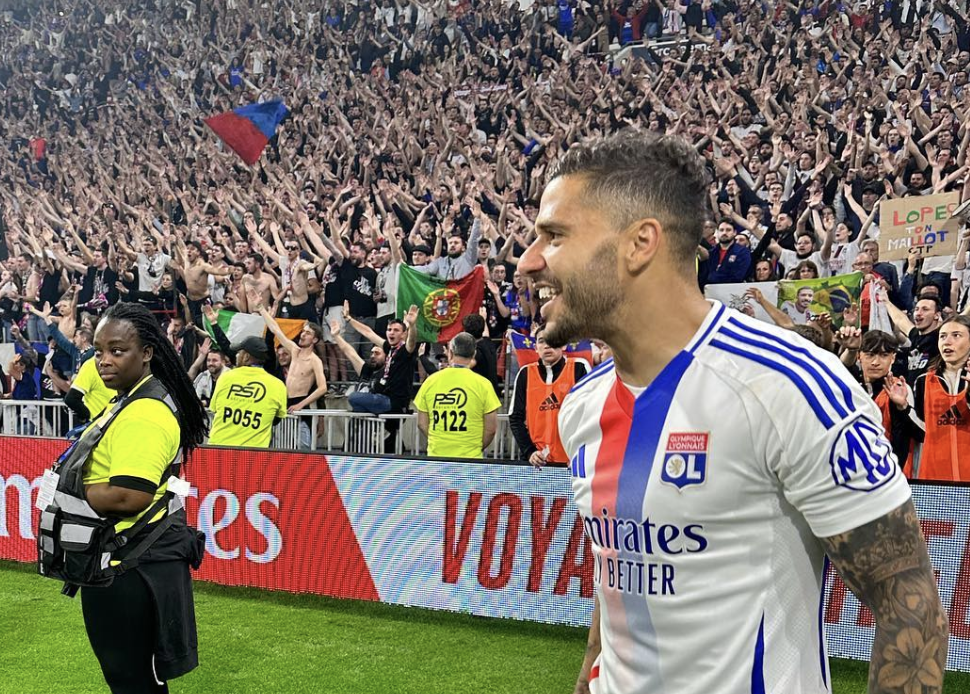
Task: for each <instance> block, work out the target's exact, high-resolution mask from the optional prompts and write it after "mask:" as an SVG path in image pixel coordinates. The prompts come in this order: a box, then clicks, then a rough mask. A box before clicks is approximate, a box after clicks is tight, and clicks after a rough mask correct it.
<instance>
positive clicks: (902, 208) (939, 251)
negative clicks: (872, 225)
mask: <svg viewBox="0 0 970 694" xmlns="http://www.w3.org/2000/svg"><path fill="white" fill-rule="evenodd" d="M959 204H960V194H959V193H941V194H939V195H916V196H912V197H908V198H899V199H894V200H886V201H884V202H883V203H882V204H881V205H880V208H879V229H880V232H879V259H880V260H881V261H883V262H886V261H889V260H904V259H906V258H907V257H908V256H909V249H910V248H920V249H922V253H921V255H922V257H924V258H927V257H931V256H941V255H953V254H954V253H956V251H957V239H958V236H959V234H958V233H957V232H958V230H959V228H960V220H959V219H956V218H954V217H953V213H954V212H955V211H956V209H957V207H958V206H959Z"/></svg>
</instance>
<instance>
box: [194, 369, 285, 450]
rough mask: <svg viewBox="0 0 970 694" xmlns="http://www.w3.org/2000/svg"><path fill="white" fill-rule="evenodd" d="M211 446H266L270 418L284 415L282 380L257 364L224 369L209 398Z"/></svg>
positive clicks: (271, 423) (271, 437)
mask: <svg viewBox="0 0 970 694" xmlns="http://www.w3.org/2000/svg"><path fill="white" fill-rule="evenodd" d="M209 409H210V410H211V411H212V413H213V415H214V418H213V420H212V431H211V432H210V433H209V443H210V444H211V445H213V446H243V447H248V448H267V447H268V446H269V443H270V441H272V439H273V420H274V419H276V418H277V417H279V418H280V419H282V418H283V417H286V384H285V383H283V381H281V380H280V379H278V378H276V376H273V375H272V374H268V373H266V370H265V369H263V367H261V366H241V367H238V368H235V369H232V370H231V371H225V372H223V374H222V375H221V376H220V377H219V380H218V381H216V389H215V392H214V393H213V394H212V400H210V401H209Z"/></svg>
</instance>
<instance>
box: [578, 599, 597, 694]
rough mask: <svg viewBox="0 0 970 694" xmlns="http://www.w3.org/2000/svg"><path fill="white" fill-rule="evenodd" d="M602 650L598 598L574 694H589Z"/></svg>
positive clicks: (595, 600) (595, 602)
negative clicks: (590, 684)
mask: <svg viewBox="0 0 970 694" xmlns="http://www.w3.org/2000/svg"><path fill="white" fill-rule="evenodd" d="M600 650H601V644H600V599H599V596H597V597H595V598H594V602H593V620H592V622H591V623H590V626H589V638H588V639H587V640H586V655H585V657H584V658H583V667H581V668H580V670H579V679H578V680H577V681H576V688H575V689H574V690H573V694H589V680H590V675H591V674H592V670H593V662H594V661H595V660H596V659H597V658H598V657H599V655H600Z"/></svg>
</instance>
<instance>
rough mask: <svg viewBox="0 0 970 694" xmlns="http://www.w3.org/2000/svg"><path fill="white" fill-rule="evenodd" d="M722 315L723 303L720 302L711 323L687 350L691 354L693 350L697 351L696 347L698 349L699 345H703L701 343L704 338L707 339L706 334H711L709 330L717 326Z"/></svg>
mask: <svg viewBox="0 0 970 694" xmlns="http://www.w3.org/2000/svg"><path fill="white" fill-rule="evenodd" d="M723 315H724V304H721V308H719V309H718V310H717V315H716V316H714V320H712V321H711V324H710V325H708V326H707V330H705V331H704V334H703V335H701V336H700V339H699V340H697V341H696V342H695V343H694V344H693V345H692V346H691V348H690V350H689V351H690V353H691V354H693V353H694V352H696V351H697V350H698V349H699V348H700V347H702V346H703V344H704V340H706V339H707V337H708V336H709V335H710V334H711V331H712V330H714V328H716V327H717V323H718V321H719V320H721V316H723Z"/></svg>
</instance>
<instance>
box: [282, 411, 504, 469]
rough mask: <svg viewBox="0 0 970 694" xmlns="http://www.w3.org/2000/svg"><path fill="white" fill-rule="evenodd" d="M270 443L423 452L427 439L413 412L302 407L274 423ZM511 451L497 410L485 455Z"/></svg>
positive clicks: (365, 452) (501, 456) (312, 448)
mask: <svg viewBox="0 0 970 694" xmlns="http://www.w3.org/2000/svg"><path fill="white" fill-rule="evenodd" d="M314 434H315V435H314ZM273 447H274V448H291V449H294V448H295V449H302V450H310V451H316V450H323V451H340V452H343V453H356V454H359V455H384V454H393V455H425V454H426V453H427V450H428V440H427V438H426V437H425V435H424V434H422V433H421V430H420V429H418V416H417V414H415V413H412V414H385V415H380V416H374V415H370V414H366V413H360V412H350V411H348V410H302V411H300V412H297V413H295V414H294V415H291V416H289V417H287V418H286V419H285V420H284V421H283V422H281V423H280V424H279V425H277V427H276V431H275V433H274V435H273ZM515 454H516V446H515V437H513V435H512V430H511V428H510V427H509V416H508V415H507V414H500V415H499V416H498V430H497V431H496V432H495V438H494V440H493V441H492V443H491V445H489V447H488V449H486V451H485V455H486V457H488V458H496V459H509V458H514V457H515Z"/></svg>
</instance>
